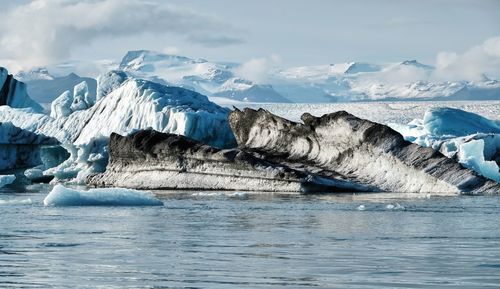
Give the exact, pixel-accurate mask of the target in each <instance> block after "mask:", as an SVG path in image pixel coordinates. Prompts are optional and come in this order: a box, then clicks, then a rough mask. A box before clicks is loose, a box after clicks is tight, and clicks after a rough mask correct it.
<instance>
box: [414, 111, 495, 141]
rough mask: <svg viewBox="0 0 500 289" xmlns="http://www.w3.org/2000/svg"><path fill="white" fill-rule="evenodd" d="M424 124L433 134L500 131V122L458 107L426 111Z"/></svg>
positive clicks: (462, 134)
mask: <svg viewBox="0 0 500 289" xmlns="http://www.w3.org/2000/svg"><path fill="white" fill-rule="evenodd" d="M423 126H424V127H425V129H426V131H427V132H428V133H429V134H432V135H440V136H444V135H451V136H466V135H470V134H475V133H497V134H498V133H500V122H499V121H495V120H490V119H487V118H485V117H482V116H480V115H477V114H475V113H472V112H467V111H463V110H460V109H456V108H449V107H439V108H432V109H429V110H428V111H426V112H425V115H424V119H423Z"/></svg>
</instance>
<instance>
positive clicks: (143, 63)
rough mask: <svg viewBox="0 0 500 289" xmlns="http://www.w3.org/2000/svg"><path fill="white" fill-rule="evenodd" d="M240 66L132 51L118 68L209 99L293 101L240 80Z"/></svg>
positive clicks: (271, 88) (262, 86) (144, 51)
mask: <svg viewBox="0 0 500 289" xmlns="http://www.w3.org/2000/svg"><path fill="white" fill-rule="evenodd" d="M237 66H238V64H232V63H221V62H210V61H207V60H205V59H191V58H188V57H184V56H176V55H169V54H162V53H158V52H153V51H148V50H138V51H129V52H128V53H127V54H126V55H125V56H124V57H123V59H122V61H121V63H120V66H119V68H118V69H120V70H123V71H125V72H126V73H127V74H128V75H131V76H133V77H136V78H142V79H147V80H150V81H154V82H158V83H161V84H168V85H174V86H180V87H184V88H187V89H191V90H194V91H196V92H199V93H201V94H205V95H207V96H209V97H210V96H218V97H227V98H230V99H234V100H239V101H247V102H290V101H289V100H288V99H286V98H285V97H283V96H282V95H280V94H279V93H278V92H276V91H275V90H274V89H273V87H272V86H271V85H269V84H258V83H254V82H252V81H250V80H247V79H241V78H236V77H235V74H234V72H233V70H234V69H235V68H236V67H237Z"/></svg>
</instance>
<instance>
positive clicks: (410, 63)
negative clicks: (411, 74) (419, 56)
mask: <svg viewBox="0 0 500 289" xmlns="http://www.w3.org/2000/svg"><path fill="white" fill-rule="evenodd" d="M400 65H406V66H413V67H417V68H423V69H428V70H432V69H434V67H432V66H430V65H427V64H422V63H420V62H418V61H417V60H415V59H413V60H405V61H403V62H401V63H400Z"/></svg>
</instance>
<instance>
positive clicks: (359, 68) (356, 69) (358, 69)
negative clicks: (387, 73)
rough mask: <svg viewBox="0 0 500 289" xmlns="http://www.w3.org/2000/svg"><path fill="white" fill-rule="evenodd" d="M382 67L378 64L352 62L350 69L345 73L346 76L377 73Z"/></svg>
mask: <svg viewBox="0 0 500 289" xmlns="http://www.w3.org/2000/svg"><path fill="white" fill-rule="evenodd" d="M381 69H382V67H381V66H380V65H377V64H371V63H364V62H351V63H349V67H348V68H347V69H346V70H345V71H344V74H356V73H362V72H376V71H380V70H381Z"/></svg>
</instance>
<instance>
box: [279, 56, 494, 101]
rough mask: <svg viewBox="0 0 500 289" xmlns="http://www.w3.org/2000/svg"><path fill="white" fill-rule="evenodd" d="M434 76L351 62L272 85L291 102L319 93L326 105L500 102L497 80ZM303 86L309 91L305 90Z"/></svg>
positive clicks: (414, 67)
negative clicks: (412, 101)
mask: <svg viewBox="0 0 500 289" xmlns="http://www.w3.org/2000/svg"><path fill="white" fill-rule="evenodd" d="M434 74H435V68H434V67H432V66H430V65H426V64H422V63H420V62H418V61H416V60H406V61H403V62H400V63H388V64H369V63H361V62H354V63H342V64H331V65H322V66H321V65H320V66H302V67H294V68H288V69H282V70H277V71H276V73H275V78H274V79H273V80H271V83H272V81H276V82H279V83H280V85H274V87H275V88H276V90H277V91H278V92H280V93H281V94H282V95H283V96H285V97H286V98H288V99H290V100H292V101H294V102H311V100H310V98H308V97H307V95H308V94H310V95H316V96H318V95H321V93H318V92H322V93H323V94H324V95H323V96H324V98H326V99H327V101H374V100H466V99H469V100H486V99H500V83H499V82H498V81H496V80H490V79H488V78H486V77H485V78H484V79H483V80H482V81H478V82H471V81H453V82H451V81H443V80H440V79H439V78H438V77H436V76H435V75H434ZM305 84H307V85H308V86H309V87H310V88H311V89H310V90H309V91H308V90H307V89H304V87H305ZM294 86H299V87H300V89H301V90H302V92H301V94H302V95H304V96H303V97H302V98H301V96H298V95H293V94H290V92H292V93H293V92H294V89H293V87H294ZM315 99H316V98H315ZM319 100H320V101H318V102H323V101H321V98H319Z"/></svg>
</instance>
